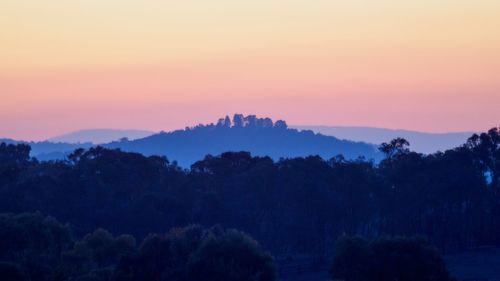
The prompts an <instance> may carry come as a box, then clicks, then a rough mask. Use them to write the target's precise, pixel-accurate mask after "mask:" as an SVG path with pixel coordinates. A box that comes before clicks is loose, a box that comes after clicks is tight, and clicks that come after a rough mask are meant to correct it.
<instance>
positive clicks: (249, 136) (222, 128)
mask: <svg viewBox="0 0 500 281" xmlns="http://www.w3.org/2000/svg"><path fill="white" fill-rule="evenodd" d="M105 147H107V148H120V149H122V150H124V151H130V152H139V153H142V154H145V155H166V156H167V157H168V158H169V159H170V160H175V161H178V163H179V164H180V165H181V166H184V167H188V166H189V165H191V164H193V163H194V162H195V161H197V160H199V159H202V158H203V157H204V156H205V155H207V154H211V155H219V154H221V153H223V152H226V151H249V152H251V153H252V154H253V155H256V156H269V157H271V158H273V159H275V160H277V159H279V158H291V157H300V156H309V155H319V156H321V157H322V158H324V159H329V158H331V157H333V156H336V155H338V154H342V155H343V156H344V157H345V158H347V159H354V158H357V157H361V156H363V157H365V158H367V159H375V160H379V159H380V158H381V154H380V153H379V152H378V151H377V149H376V146H374V145H371V144H367V143H361V142H352V141H347V140H339V139H337V138H335V137H331V136H324V135H321V134H315V133H313V132H312V131H298V130H295V129H290V128H288V126H287V125H286V123H285V122H284V121H281V120H279V121H276V122H273V121H272V120H271V119H269V118H257V117H255V116H254V115H249V116H243V115H241V114H235V115H234V117H233V118H232V119H230V118H229V117H227V116H226V118H222V119H220V120H219V121H218V122H217V124H209V125H199V126H196V127H194V128H186V129H185V130H178V131H173V132H169V133H165V132H162V133H159V134H155V135H152V136H149V137H146V138H143V139H138V140H135V141H128V140H124V141H118V142H112V143H110V144H107V145H105Z"/></svg>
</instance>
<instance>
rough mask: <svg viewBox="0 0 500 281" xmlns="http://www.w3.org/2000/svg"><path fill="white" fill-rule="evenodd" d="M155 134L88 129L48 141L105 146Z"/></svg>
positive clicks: (143, 131)
mask: <svg viewBox="0 0 500 281" xmlns="http://www.w3.org/2000/svg"><path fill="white" fill-rule="evenodd" d="M152 134H154V132H151V131H145V130H117V129H88V130H80V131H76V132H71V133H68V134H64V135H60V136H57V137H53V138H50V139H48V141H49V142H65V143H93V144H103V143H109V142H112V141H117V140H120V139H122V138H127V139H129V140H135V139H140V138H144V137H147V136H150V135H152Z"/></svg>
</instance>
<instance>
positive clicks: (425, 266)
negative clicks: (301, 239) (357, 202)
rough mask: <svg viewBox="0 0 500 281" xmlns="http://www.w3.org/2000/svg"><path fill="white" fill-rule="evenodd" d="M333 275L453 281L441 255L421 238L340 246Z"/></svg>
mask: <svg viewBox="0 0 500 281" xmlns="http://www.w3.org/2000/svg"><path fill="white" fill-rule="evenodd" d="M330 274H331V276H332V278H333V279H334V280H345V281H388V280H405V281H437V280H439V281H452V280H454V279H453V278H452V277H451V276H450V274H449V272H448V271H447V269H446V265H445V263H444V261H443V259H442V257H441V255H440V254H439V252H438V251H437V250H436V249H434V248H432V247H430V246H429V245H428V244H427V243H425V241H424V240H423V239H419V238H381V239H378V240H374V241H367V240H364V239H362V238H359V237H355V238H349V237H343V238H341V239H340V240H339V241H338V242H337V246H336V250H335V256H334V259H333V264H332V267H331V269H330Z"/></svg>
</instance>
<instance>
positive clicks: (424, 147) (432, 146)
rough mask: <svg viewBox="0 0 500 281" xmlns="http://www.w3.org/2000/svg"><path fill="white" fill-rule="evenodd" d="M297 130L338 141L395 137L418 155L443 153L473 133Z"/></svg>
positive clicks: (300, 128) (370, 129) (360, 129)
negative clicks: (405, 141) (406, 142)
mask: <svg viewBox="0 0 500 281" xmlns="http://www.w3.org/2000/svg"><path fill="white" fill-rule="evenodd" d="M292 127H293V128H296V129H299V130H312V131H314V132H316V133H321V134H323V135H327V136H335V137H337V138H339V139H348V140H353V141H361V142H368V143H374V144H381V143H383V142H388V141H390V140H392V139H394V138H396V137H403V138H405V139H406V140H408V141H409V142H410V149H411V150H413V151H416V152H420V153H426V154H429V153H434V152H437V151H445V150H447V149H451V148H455V147H457V146H460V145H462V144H464V143H465V142H466V141H467V139H468V138H469V137H470V136H471V135H472V134H474V133H473V132H459V133H423V132H416V131H409V130H392V129H382V128H372V127H335V126H292Z"/></svg>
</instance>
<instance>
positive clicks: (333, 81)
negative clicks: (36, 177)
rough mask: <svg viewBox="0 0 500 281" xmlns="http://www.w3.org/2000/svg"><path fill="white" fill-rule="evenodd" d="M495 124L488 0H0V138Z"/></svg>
mask: <svg viewBox="0 0 500 281" xmlns="http://www.w3.org/2000/svg"><path fill="white" fill-rule="evenodd" d="M233 113H244V114H249V113H253V114H257V115H259V116H269V117H272V118H275V119H285V120H287V122H288V123H290V124H296V125H306V124H308V125H346V126H351V125H353V126H376V127H387V128H404V129H411V130H420V131H430V132H449V131H477V130H486V129H488V128H490V127H493V126H499V125H500V1H498V0H489V1H488V0H476V1H470V0H469V1H464V0H439V1H436V0H432V1H431V0H420V1H416V0H415V1H406V0H378V1H376V0H365V1H359V0H349V1H348V0H239V1H235V0H182V1H173V0H45V1H41V0H1V1H0V137H11V138H16V139H26V140H41V139H44V138H47V137H51V136H54V135H58V134H61V133H65V132H68V131H73V130H78V129H84V128H122V129H129V128H130V129H132V128H135V129H146V130H158V131H159V130H170V129H176V128H183V127H185V126H188V125H195V124H197V123H207V122H213V121H216V120H217V118H218V117H220V116H222V115H226V114H233Z"/></svg>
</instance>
